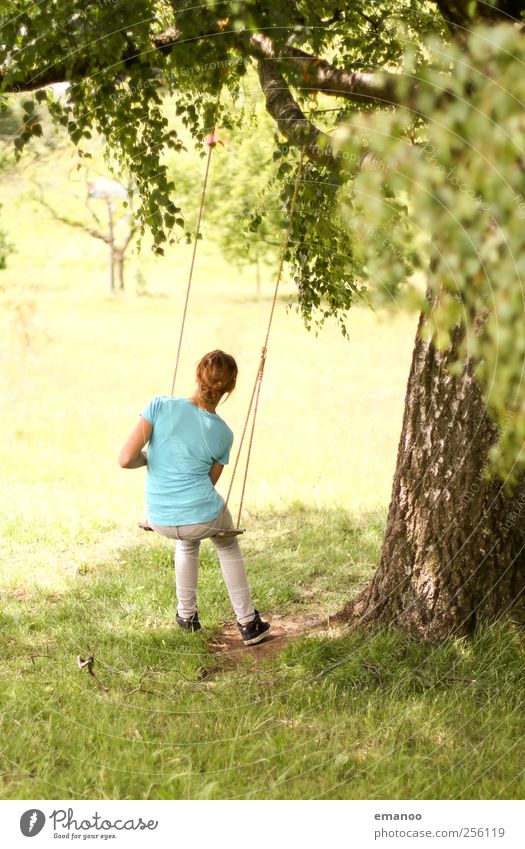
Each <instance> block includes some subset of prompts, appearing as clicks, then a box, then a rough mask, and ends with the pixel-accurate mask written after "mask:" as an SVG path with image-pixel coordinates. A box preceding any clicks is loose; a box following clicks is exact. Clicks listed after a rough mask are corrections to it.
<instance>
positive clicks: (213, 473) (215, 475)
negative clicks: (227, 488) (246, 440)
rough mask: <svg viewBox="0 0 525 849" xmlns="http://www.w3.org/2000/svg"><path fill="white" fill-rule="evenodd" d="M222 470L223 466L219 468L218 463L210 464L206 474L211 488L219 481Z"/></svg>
mask: <svg viewBox="0 0 525 849" xmlns="http://www.w3.org/2000/svg"><path fill="white" fill-rule="evenodd" d="M223 469H224V466H221V464H220V463H213V464H212V467H211V469H210V471H209V473H208V474H209V476H210V480H211V482H212V484H213V486H215V484H216V483H217V481H218V480H219V478H220V476H221V475H222V470H223Z"/></svg>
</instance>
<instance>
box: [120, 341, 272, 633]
mask: <svg viewBox="0 0 525 849" xmlns="http://www.w3.org/2000/svg"><path fill="white" fill-rule="evenodd" d="M237 372H238V369H237V363H236V362H235V360H234V358H233V357H232V356H230V355H229V354H225V353H224V351H219V350H216V351H211V352H210V353H209V354H206V355H205V356H204V357H203V358H202V359H201V360H200V362H199V363H198V365H197V375H196V376H197V387H196V390H195V392H194V394H193V395H192V397H191V398H171V397H167V396H159V395H158V396H156V397H155V398H152V400H151V401H150V402H149V404H147V405H146V406H145V407H144V409H143V410H142V413H141V416H140V419H139V421H138V423H137V425H136V427H135V428H134V429H133V430H132V432H131V434H130V436H129V438H128V440H127V442H126V443H125V445H124V446H123V448H122V450H121V452H120V454H119V465H120V466H121V467H122V468H123V469H137V468H139V467H140V466H147V482H146V502H147V508H148V522H149V525H150V526H151V527H152V528H153V530H154V531H156V532H157V533H159V534H162V536H166V537H170V538H171V539H176V540H177V542H176V548H175V585H176V593H177V614H176V621H177V624H178V625H179V626H180V627H181V628H183V629H185V630H187V631H198V630H199V629H200V627H201V624H200V622H199V615H198V612H197V577H198V570H199V548H200V543H201V540H203V539H211V541H212V543H213V544H214V546H215V548H216V549H217V554H218V556H219V561H220V564H221V569H222V574H223V577H224V582H225V584H226V588H227V590H228V594H229V596H230V600H231V603H232V607H233V610H234V612H235V615H236V617H237V624H238V627H239V631H240V634H241V638H242V640H243V642H244V644H245V645H253V644H254V643H259V642H261V640H264V639H265V637H267V636H268V633H269V631H270V625H269V623H268V622H263V620H262V619H261V617H260V616H259V613H258V611H257V610H255V609H254V607H253V604H252V600H251V596H250V588H249V586H248V579H247V576H246V569H245V567H244V559H243V556H242V553H241V549H240V547H239V543H238V542H237V538H236V537H235V536H233V537H220V536H215V535H216V534H217V533H218V532H219V531H227V530H230V529H232V528H233V527H234V526H233V520H232V516H231V513H230V511H229V510H228V508H227V507H226V509H225V504H224V500H223V499H222V498H221V496H220V495H219V493H218V492H217V491H216V489H215V484H216V483H217V481H218V480H219V478H220V476H221V473H222V470H223V468H224V466H225V465H226V464H227V463H228V461H229V458H230V449H231V446H232V442H233V433H232V431H231V430H230V428H229V427H228V425H227V424H226V422H225V421H223V419H221V417H220V416H219V415H217V413H216V412H215V410H216V408H217V405H218V403H219V401H220V400H221V399H222V397H223V396H224V395H226V396H228V395H230V394H231V393H232V392H233V390H234V389H235V383H236V380H237ZM147 442H149V446H148V453H147V455H146V453H145V452H144V451H143V450H142V449H143V448H144V446H145V445H146V443H147Z"/></svg>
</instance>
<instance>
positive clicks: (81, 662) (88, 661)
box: [77, 652, 109, 692]
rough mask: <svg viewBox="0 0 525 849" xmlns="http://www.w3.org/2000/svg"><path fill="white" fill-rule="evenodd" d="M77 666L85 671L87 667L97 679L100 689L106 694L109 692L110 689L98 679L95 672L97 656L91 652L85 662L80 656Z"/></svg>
mask: <svg viewBox="0 0 525 849" xmlns="http://www.w3.org/2000/svg"><path fill="white" fill-rule="evenodd" d="M77 664H78V668H79V669H84V667H86V668H87V671H88V672H89V674H90V675H91V676H92V677H93V678H94V679H95V681H96V682H97V684H98V686H99V687H100V689H101V690H104V691H105V692H108V690H109V687H106V685H105V684H103V683H102V681H101V680H100V679H99V678H97V676H96V675H95V673H94V671H93V666H94V665H95V655H94V654H93V652H91V653H90V654H89V655H88V657H87V658H86V659H85V660H84V658H82V657H80V655H77Z"/></svg>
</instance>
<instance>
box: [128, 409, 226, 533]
mask: <svg viewBox="0 0 525 849" xmlns="http://www.w3.org/2000/svg"><path fill="white" fill-rule="evenodd" d="M141 415H142V416H143V417H144V418H145V419H146V420H147V421H148V422H149V423H150V424H151V425H153V433H152V435H151V439H150V442H149V446H148V470H147V478H146V503H147V509H148V520H149V521H150V522H152V523H153V524H154V525H196V524H198V523H200V522H209V521H211V520H212V519H216V518H217V516H218V515H219V513H220V512H221V510H222V508H223V506H224V501H223V499H222V498H221V496H220V495H219V493H218V492H217V490H216V489H215V487H214V486H213V484H212V482H211V480H210V478H209V471H210V469H211V466H212V464H213V463H222V465H226V463H228V461H229V459H230V449H231V446H232V442H233V433H232V431H231V430H230V428H229V427H228V425H227V424H226V422H225V421H223V419H221V417H220V416H218V415H217V414H216V413H208V412H207V411H206V410H201V409H200V407H196V406H195V404H192V403H191V401H188V399H187V398H171V397H168V396H164V395H157V396H156V397H155V398H152V400H151V401H150V402H149V404H147V405H146V406H145V407H144V409H143V411H142V413H141Z"/></svg>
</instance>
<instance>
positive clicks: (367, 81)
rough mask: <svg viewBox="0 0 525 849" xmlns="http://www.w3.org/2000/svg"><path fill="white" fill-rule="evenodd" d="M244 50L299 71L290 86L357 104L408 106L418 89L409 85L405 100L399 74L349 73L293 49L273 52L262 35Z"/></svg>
mask: <svg viewBox="0 0 525 849" xmlns="http://www.w3.org/2000/svg"><path fill="white" fill-rule="evenodd" d="M246 50H247V52H248V54H249V55H251V56H254V57H256V58H259V59H268V60H273V61H274V63H279V67H280V68H284V69H285V71H286V70H288V69H292V70H294V71H296V72H299V74H298V79H294V80H293V85H294V86H295V87H297V88H300V89H303V90H306V91H322V92H324V94H328V95H332V96H333V97H343V98H345V99H346V100H352V101H354V102H357V103H375V104H376V105H382V106H385V105H395V106H399V105H401V104H403V105H408V102H407V101H408V99H409V98H410V99H411V98H413V97H414V96H415V95H416V93H417V90H418V86H417V84H415V83H411V84H410V87H409V88H410V90H409V95H408V98H407V92H406V84H405V85H404V86H403V88H404V89H405V91H404V92H403V94H400V93H399V89H400V88H401V86H400V83H401V81H402V80H403V77H402V76H401V75H400V74H390V73H387V72H379V73H377V74H370V73H363V72H361V71H350V70H348V69H345V68H336V67H334V66H333V65H330V63H329V62H325V60H324V59H320V58H319V57H318V56H313V55H312V54H310V53H305V51H304V50H298V49H297V48H295V47H285V48H283V49H282V50H279V51H276V50H275V47H274V44H273V42H272V40H271V38H268V36H266V35H263V34H262V33H255V34H254V35H252V36H251V37H250V39H249V42H248V45H247V47H246Z"/></svg>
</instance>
